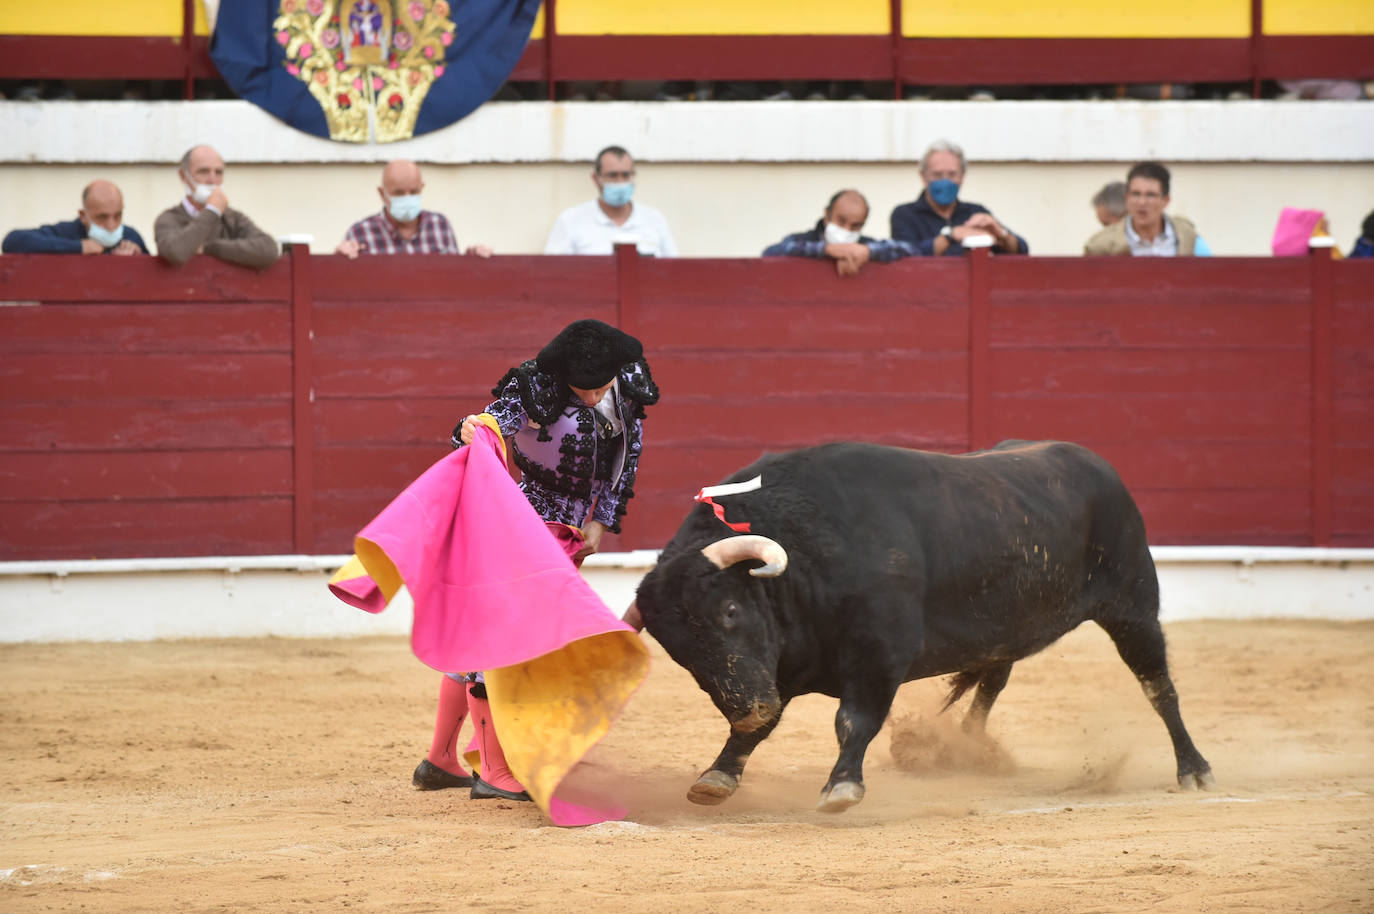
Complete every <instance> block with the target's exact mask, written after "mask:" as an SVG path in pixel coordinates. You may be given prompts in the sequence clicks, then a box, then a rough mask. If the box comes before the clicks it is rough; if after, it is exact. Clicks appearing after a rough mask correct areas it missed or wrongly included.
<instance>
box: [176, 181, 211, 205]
mask: <svg viewBox="0 0 1374 914" xmlns="http://www.w3.org/2000/svg"><path fill="white" fill-rule="evenodd" d="M182 180H183V181H186V186H187V187H188V188H190V190H191V199H192V200H194V201H196V203H198V204H200V205H201V206H204V205H205V201H206V200H209V199H210V195H211V194H213V193H214V192H215V185H214V184H197V183H195V182H194V181H187V180H186V178H185V177H184V176H183V177H182Z"/></svg>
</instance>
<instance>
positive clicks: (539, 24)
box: [530, 3, 561, 41]
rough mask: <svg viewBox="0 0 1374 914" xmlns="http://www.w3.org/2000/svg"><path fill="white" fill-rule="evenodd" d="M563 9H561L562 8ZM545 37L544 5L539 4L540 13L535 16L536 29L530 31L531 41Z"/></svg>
mask: <svg viewBox="0 0 1374 914" xmlns="http://www.w3.org/2000/svg"><path fill="white" fill-rule="evenodd" d="M560 8H561V7H560ZM543 37H544V4H542V3H541V4H539V12H537V13H535V14H534V27H533V28H531V29H530V41H534V40H535V39H536V38H543Z"/></svg>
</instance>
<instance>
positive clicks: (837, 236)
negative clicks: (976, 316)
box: [763, 190, 916, 276]
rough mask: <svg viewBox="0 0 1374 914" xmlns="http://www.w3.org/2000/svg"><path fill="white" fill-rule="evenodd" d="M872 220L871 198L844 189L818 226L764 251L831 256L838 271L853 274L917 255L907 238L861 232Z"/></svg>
mask: <svg viewBox="0 0 1374 914" xmlns="http://www.w3.org/2000/svg"><path fill="white" fill-rule="evenodd" d="M867 221H868V201H867V200H866V199H864V195H863V194H861V193H859V192H858V191H857V190H842V191H840V192H839V193H837V194H835V196H833V197H831V198H830V202H829V203H828V204H826V207H825V214H824V215H823V216H822V217H821V219H820V221H818V222H817V223H816V226H815V228H813V229H811V230H810V231H807V232H797V233H796V234H794V235H788V236H787V237H786V238H784V239H783V240H782V241H779V242H778V243H777V244H772V245H769V246H768V247H767V248H765V249H764V251H763V256H764V257H816V258H820V257H830V258H832V259H833V260H834V261H835V272H836V273H839V274H840V275H841V276H853V275H854V274H856V273H858V272H859V268H860V267H862V266H863V265H864V264H866V263H868V262H869V261H870V260H874V261H877V262H878V263H891V262H892V261H894V260H900V259H902V258H903V257H911V256H913V255H914V254H916V249H915V248H913V247H912V246H911V245H909V244H907V243H906V242H903V241H884V240H882V239H878V238H869V237H868V236H866V235H863V234H861V230H862V229H863V227H864V223H865V222H867Z"/></svg>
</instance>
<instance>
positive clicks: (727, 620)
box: [720, 603, 739, 630]
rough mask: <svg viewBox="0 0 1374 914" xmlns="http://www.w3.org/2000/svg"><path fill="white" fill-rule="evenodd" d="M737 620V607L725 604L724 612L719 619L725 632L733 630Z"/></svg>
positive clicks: (733, 604) (732, 604)
mask: <svg viewBox="0 0 1374 914" xmlns="http://www.w3.org/2000/svg"><path fill="white" fill-rule="evenodd" d="M738 618H739V606H738V605H737V604H735V603H726V604H725V612H723V613H722V614H721V619H720V621H721V623H722V624H723V625H724V626H725V628H726V630H729V629H733V628H734V627H735V622H736V620H737V619H738Z"/></svg>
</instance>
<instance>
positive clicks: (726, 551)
mask: <svg viewBox="0 0 1374 914" xmlns="http://www.w3.org/2000/svg"><path fill="white" fill-rule="evenodd" d="M762 486H763V477H762V476H761V475H760V476H755V477H754V478H753V479H749V480H746V481H744V482H727V483H725V484H723V485H718V486H706V487H705V488H703V489H702V490H701V491H700V492H698V493H697V494H696V498H695V500H696V501H699V502H702V503H703V504H708V505H710V506H711V509H712V510H713V511H714V512H715V514H716V517H718V518H719V519H720V522H721V523H722V524H725V526H727V527H729V528H730V529H732V530H737V531H740V532H742V533H745V534H746V535H745V536H728V537H726V538H725V539H722V540H716V541H715V542H714V543H711V544H710V545H709V546H706V547H705V548H703V549H702V550H701V554H702V555H704V556H706V558H707V560H708V561H710V562H711V564H713V565H715V566H716V567H717V568H719V569H721V570H722V571H724V570H725V569H726V568H729V567H730V566H731V565H734V564H735V563H737V562H743V561H747V560H749V559H757V560H759V561H760V562H763V563H764V564H763V567H762V568H751V569H749V573H750V574H751V575H753V576H754V577H756V578H776V577H777V576H778V575H780V574H782V573H783V572H784V571H786V570H787V550H786V549H784V548H782V546H781V544H779V543H778V542H777V541H775V540H771V539H769V538H768V537H766V536H759V535H758V534H750V533H748V531H749V524H748V522H745V523H737V524H732V523H730V522H729V521H727V520H726V519H725V508H724V507H723V506H721V505H720V504H718V503H717V502H715V501H714V499H715V498H718V497H720V496H724V495H742V494H743V493H745V492H754V491H757V490H758V489H760V488H762Z"/></svg>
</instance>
